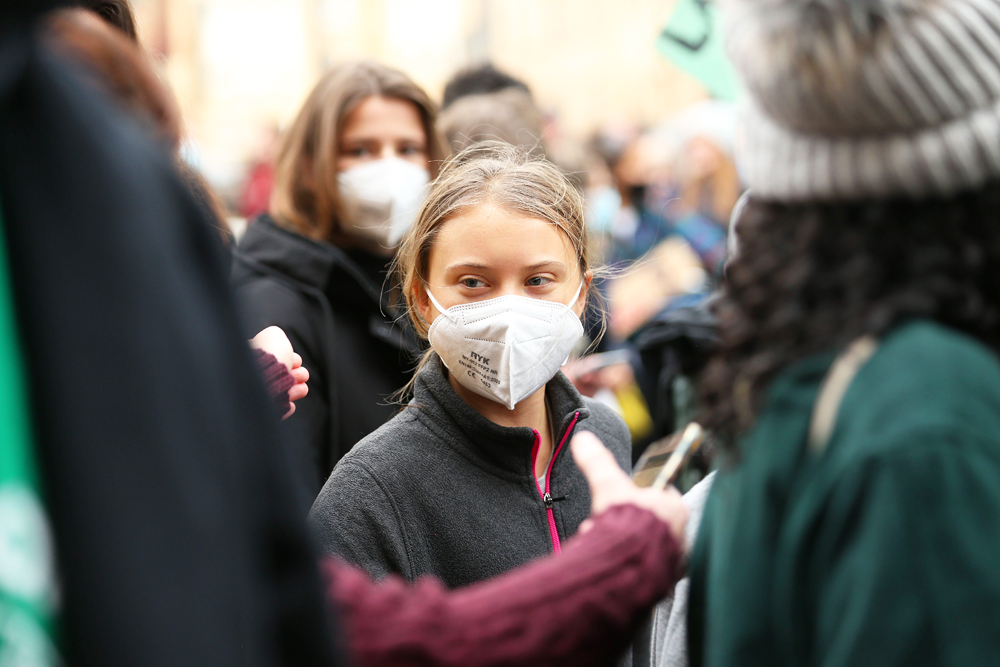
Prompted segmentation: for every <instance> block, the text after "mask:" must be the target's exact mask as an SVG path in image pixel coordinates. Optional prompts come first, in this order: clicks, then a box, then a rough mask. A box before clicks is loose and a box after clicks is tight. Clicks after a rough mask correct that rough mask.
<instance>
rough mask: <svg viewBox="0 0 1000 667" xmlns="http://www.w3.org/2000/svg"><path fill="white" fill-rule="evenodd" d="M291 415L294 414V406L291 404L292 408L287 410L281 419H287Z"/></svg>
mask: <svg viewBox="0 0 1000 667" xmlns="http://www.w3.org/2000/svg"><path fill="white" fill-rule="evenodd" d="M293 414H295V404H294V403H292V407H290V408H288V412H286V413H285V414H284V415H282V417H281V418H282V419H288V418H289V417H291V416H292V415H293Z"/></svg>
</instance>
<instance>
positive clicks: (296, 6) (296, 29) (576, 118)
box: [134, 0, 705, 191]
mask: <svg viewBox="0 0 1000 667" xmlns="http://www.w3.org/2000/svg"><path fill="white" fill-rule="evenodd" d="M674 2H675V0H583V1H581V0H134V4H135V7H136V10H137V13H138V16H139V21H140V26H139V27H140V33H141V35H140V36H141V38H142V39H143V41H144V43H145V44H146V45H147V47H148V48H149V50H150V52H152V53H153V54H155V56H156V57H157V59H158V60H159V65H160V66H161V68H162V71H163V73H164V75H165V76H166V78H167V79H168V80H169V82H170V84H171V85H172V86H173V88H174V90H175V91H176V94H177V96H178V98H179V100H180V103H181V106H182V109H183V111H184V117H185V119H186V122H187V131H188V135H189V137H190V142H189V150H190V151H191V153H192V155H193V158H194V159H195V160H196V161H197V163H198V165H199V166H200V167H201V169H202V170H203V171H204V173H205V175H206V176H207V177H208V179H209V180H210V181H212V182H213V183H214V184H215V185H216V186H217V187H219V188H220V189H222V190H223V191H226V190H228V189H230V188H232V187H235V186H236V184H237V183H238V181H239V180H240V179H241V178H242V176H243V174H244V172H245V169H246V164H247V162H248V160H249V159H250V158H251V156H252V155H254V154H255V153H257V152H259V150H260V147H261V145H262V143H263V142H265V141H267V137H268V135H269V128H273V127H283V126H284V125H285V124H286V123H288V122H289V121H290V120H291V118H292V117H293V115H294V113H295V111H296V110H297V108H298V107H299V105H300V104H301V102H302V101H303V99H304V98H305V96H306V94H307V93H308V91H309V89H310V88H311V86H312V85H313V83H314V82H315V80H316V79H317V77H318V76H319V74H320V73H321V72H322V71H323V70H324V68H326V67H328V66H329V65H331V64H333V63H335V62H337V61H339V60H343V59H348V58H358V57H370V58H375V59H377V60H380V61H382V62H384V63H387V64H389V65H392V66H395V67H397V68H399V69H402V70H403V71H405V72H406V73H407V74H409V75H410V76H411V77H412V78H413V79H414V80H416V81H417V83H419V84H420V85H422V86H423V87H424V88H425V89H426V90H427V91H428V92H429V93H430V94H431V96H432V97H435V98H436V99H438V100H440V96H441V93H442V91H443V88H444V84H445V81H446V80H447V79H448V77H450V76H451V75H452V74H453V73H454V72H455V71H456V70H457V69H459V68H461V67H463V66H465V65H469V64H474V63H479V62H482V61H485V60H490V61H492V62H493V63H494V64H496V65H497V66H498V67H500V68H501V69H504V70H507V71H509V72H510V73H511V74H513V75H515V76H517V77H519V78H521V79H523V80H525V81H526V82H528V84H529V85H530V86H531V88H532V90H533V92H534V94H535V96H536V98H537V99H538V101H539V102H540V104H541V105H542V107H543V108H544V109H545V111H546V112H547V113H548V114H550V116H551V121H552V125H551V127H552V128H553V130H552V131H554V132H561V133H565V134H567V135H571V136H575V137H584V136H586V135H587V134H588V133H590V132H592V131H594V130H595V129H597V128H598V127H600V126H602V125H607V124H608V123H634V124H640V125H653V124H656V123H657V122H659V121H661V120H663V119H666V118H670V117H671V116H673V115H675V114H677V113H678V112H679V111H680V110H682V109H684V108H685V107H687V106H690V105H691V104H692V103H694V102H697V101H699V100H701V99H703V98H704V97H705V92H704V89H703V88H702V86H700V85H699V84H698V83H696V82H695V81H694V80H693V79H691V78H689V77H688V76H687V75H685V74H684V73H682V72H680V71H679V70H678V69H676V68H675V67H673V66H672V65H671V64H670V63H669V62H667V61H666V60H665V59H664V58H663V57H662V56H661V55H660V54H659V53H657V51H656V48H655V42H656V38H657V36H658V35H659V33H660V30H661V29H662V28H663V26H664V23H665V22H666V20H667V18H668V17H669V16H670V13H671V10H672V8H673V5H674Z"/></svg>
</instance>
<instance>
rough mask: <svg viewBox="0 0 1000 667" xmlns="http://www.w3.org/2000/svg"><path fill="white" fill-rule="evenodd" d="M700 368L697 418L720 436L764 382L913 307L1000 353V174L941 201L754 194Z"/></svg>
mask: <svg viewBox="0 0 1000 667" xmlns="http://www.w3.org/2000/svg"><path fill="white" fill-rule="evenodd" d="M739 242H740V246H739V247H740V251H739V255H738V256H737V258H736V259H735V260H734V261H733V262H732V264H730V266H729V268H728V272H727V279H728V285H727V287H726V288H725V291H724V294H723V295H722V298H721V299H720V301H719V304H718V308H717V313H718V316H719V327H720V339H721V340H720V347H719V349H718V351H717V353H716V354H715V356H714V358H713V359H712V360H711V362H710V363H709V365H708V367H707V368H706V370H705V373H704V375H703V376H702V384H701V409H702V414H701V420H702V423H703V425H705V426H706V427H707V428H709V429H711V430H713V431H714V432H715V433H716V434H717V435H718V436H719V437H720V438H719V439H720V441H721V442H722V443H723V444H724V445H725V444H726V443H728V444H729V445H732V444H733V443H734V441H735V438H736V436H738V435H740V434H742V433H744V432H745V431H747V430H748V429H749V428H750V427H751V426H752V425H753V421H754V419H755V418H756V415H757V412H758V410H759V408H760V407H761V399H762V398H763V395H764V391H765V390H766V388H767V385H768V384H769V383H770V381H771V380H772V379H774V377H775V376H776V375H777V374H778V373H780V372H781V371H782V370H784V369H785V368H787V367H788V366H789V365H791V364H793V363H794V362H796V361H799V360H801V359H804V358H805V357H808V356H810V355H813V354H816V353H819V352H823V351H834V350H837V349H838V348H841V347H843V346H845V345H846V344H847V343H849V342H850V341H851V340H853V339H854V338H857V337H858V336H861V335H863V334H874V335H876V336H878V335H881V334H883V333H885V332H886V331H887V330H889V329H890V328H891V327H893V326H894V325H896V324H897V323H900V322H902V321H903V320H906V319H908V318H913V317H922V318H927V319H931V320H934V321H936V322H939V323H941V324H943V325H946V326H949V327H952V328H954V329H957V330H959V331H962V332H965V333H967V334H969V335H971V336H973V337H975V338H977V339H978V340H980V341H981V342H982V343H984V344H985V345H987V346H988V347H990V348H991V349H992V350H994V351H996V352H998V353H1000V181H993V182H990V183H988V184H987V185H985V186H983V187H982V188H980V189H979V190H977V191H974V192H970V193H964V194H961V195H957V196H955V197H952V198H949V199H925V200H922V201H911V200H906V199H893V200H884V201H870V202H861V203H851V204H846V203H836V204H833V203H831V204H823V203H815V202H813V203H802V204H780V203H774V202H766V201H760V200H756V199H754V198H751V199H750V200H749V202H748V203H747V207H746V209H745V210H744V211H743V214H742V216H741V218H740V222H739Z"/></svg>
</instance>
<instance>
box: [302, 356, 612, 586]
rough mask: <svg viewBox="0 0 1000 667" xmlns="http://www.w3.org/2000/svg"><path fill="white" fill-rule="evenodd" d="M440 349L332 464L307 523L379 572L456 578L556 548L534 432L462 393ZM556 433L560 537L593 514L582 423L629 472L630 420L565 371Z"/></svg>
mask: <svg viewBox="0 0 1000 667" xmlns="http://www.w3.org/2000/svg"><path fill="white" fill-rule="evenodd" d="M442 368H443V367H442V365H441V362H440V359H439V358H438V357H437V356H436V355H435V356H434V357H432V360H431V362H430V363H428V365H427V366H426V367H425V368H424V369H423V370H422V371H421V372H420V374H419V375H418V376H417V380H416V386H415V393H414V398H413V401H412V402H411V403H410V405H409V406H408V407H407V408H406V409H405V410H403V411H402V412H401V413H400V414H398V415H397V416H396V417H394V418H393V419H392V421H390V422H389V423H388V424H386V425H385V426H383V427H382V428H380V429H379V430H378V431H376V432H375V433H373V434H371V435H370V436H368V437H367V438H365V439H364V440H362V441H361V442H360V443H358V444H357V445H356V446H355V448H354V449H353V450H351V452H349V453H348V454H347V455H346V456H345V457H344V458H343V459H341V461H340V463H339V464H338V465H337V467H336V468H335V469H334V471H333V474H332V475H331V476H330V479H328V480H327V482H326V484H325V485H324V487H323V490H322V491H321V492H320V495H319V497H318V498H317V499H316V502H315V503H313V508H312V512H310V515H309V520H310V523H311V524H312V526H313V529H314V533H315V534H316V535H317V536H318V537H319V541H320V545H321V548H322V549H323V551H324V552H325V553H328V554H335V555H339V556H341V557H343V558H345V559H346V560H348V561H349V562H351V563H355V564H357V565H360V566H361V567H363V568H365V570H367V571H368V573H369V574H371V575H373V576H375V577H381V576H384V575H386V574H388V573H399V574H401V575H403V576H404V577H406V579H408V580H410V581H413V580H414V579H416V578H417V577H419V576H421V575H424V574H433V575H435V576H437V577H439V578H440V579H441V580H442V581H444V582H445V584H446V585H448V586H450V587H457V586H464V585H466V584H470V583H473V582H476V581H481V580H483V579H487V578H489V577H493V576H496V575H498V574H501V573H503V572H507V571H509V570H511V569H513V568H516V567H518V566H519V565H523V564H524V563H527V562H528V561H530V560H532V559H533V558H536V557H538V556H542V555H545V554H548V553H551V552H552V551H553V548H554V547H553V540H552V536H551V534H550V526H549V520H548V512H547V508H546V503H545V502H544V501H543V499H542V496H541V494H540V493H539V488H538V486H537V483H536V480H535V476H534V470H533V467H532V450H533V448H534V444H535V435H534V433H533V432H532V430H531V429H529V428H509V427H504V426H498V425H497V424H494V423H493V422H491V421H489V420H488V419H486V418H485V417H483V416H482V415H480V414H479V413H478V412H476V411H475V410H473V409H472V408H471V407H469V405H468V404H466V403H465V402H464V401H463V400H462V399H461V398H460V397H459V396H458V394H456V393H455V390H454V389H453V388H452V387H451V385H450V384H449V383H448V379H447V378H446V377H445V375H444V373H443V372H442ZM546 398H547V400H548V402H549V406H550V409H551V411H552V413H553V415H554V416H555V420H556V421H555V423H556V425H557V426H556V428H557V435H556V438H555V440H556V442H555V443H553V444H554V447H558V445H559V442H560V440H562V439H563V437H564V436H566V437H565V441H566V444H565V445H564V446H563V447H562V448H561V449H559V451H558V452H557V455H556V458H555V462H554V464H553V467H552V477H551V496H552V497H553V498H563V497H564V498H565V499H564V500H561V501H557V502H552V503H550V504H551V506H552V514H553V516H554V519H555V523H556V527H557V530H558V533H559V538H560V541H562V540H565V539H566V538H568V537H569V536H571V535H573V534H574V533H575V532H576V529H577V527H578V526H579V525H580V522H582V521H583V520H584V519H585V518H587V516H588V515H589V514H590V491H589V489H588V487H587V482H586V480H585V479H584V477H583V474H582V473H581V472H580V471H579V469H578V468H577V467H576V464H575V463H574V462H573V459H572V456H571V454H570V451H569V436H571V435H572V431H574V430H587V431H592V432H593V433H595V434H596V435H597V436H598V437H599V438H600V439H601V440H602V441H603V442H604V444H605V445H607V447H608V448H609V449H610V450H611V451H612V453H613V454H614V455H615V459H616V460H617V461H618V464H619V465H620V466H622V468H623V469H626V470H628V466H629V463H630V460H631V458H630V457H631V440H630V437H629V431H628V428H627V427H626V426H625V423H624V422H623V421H622V420H621V419H620V418H619V417H618V415H616V414H615V413H614V412H613V411H612V410H611V409H610V408H608V407H607V406H605V405H603V404H601V403H598V402H596V401H593V400H591V399H588V398H583V397H581V396H580V394H579V393H578V392H577V391H576V389H575V388H574V387H573V385H572V384H570V382H569V380H567V379H566V376H564V375H563V374H562V373H559V374H557V375H556V377H554V378H553V379H552V380H551V381H550V382H549V384H548V385H547V390H546Z"/></svg>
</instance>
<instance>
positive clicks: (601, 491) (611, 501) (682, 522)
mask: <svg viewBox="0 0 1000 667" xmlns="http://www.w3.org/2000/svg"><path fill="white" fill-rule="evenodd" d="M570 447H571V448H572V451H573V460H574V461H576V465H577V467H578V468H580V471H581V472H582V473H583V476H584V477H586V478H587V483H588V484H589V485H590V496H591V499H592V501H591V513H592V514H600V513H601V512H603V511H604V510H606V509H608V508H609V507H611V506H612V505H625V504H632V505H636V506H638V507H642V508H643V509H648V510H650V511H651V512H653V514H655V515H656V516H658V517H659V518H660V519H661V520H662V521H664V522H665V523H666V524H667V525H669V526H670V530H671V532H672V533H673V535H674V539H676V540H677V543H678V544H684V527H685V526H686V525H687V520H688V508H687V506H686V505H685V504H684V502H683V501H682V500H681V494H680V493H679V492H678V491H677V489H675V488H674V487H672V486H671V487H668V488H667V489H665V490H664V491H657V490H655V489H643V488H639V487H638V486H636V485H635V484H634V483H633V482H632V480H631V479H629V476H628V475H626V474H625V473H624V472H622V469H621V468H619V467H618V463H617V462H616V461H615V458H614V457H613V456H612V455H611V452H609V451H608V450H607V448H606V447H605V446H604V445H603V444H602V443H601V441H600V440H598V439H597V436H595V435H594V434H593V433H588V432H586V431H584V432H582V433H578V434H577V435H575V436H573V440H572V442H571V443H570ZM590 526H591V524H590V520H589V519H588V520H587V521H585V522H584V523H583V524H582V525H581V526H580V532H586V531H587V530H589V529H590Z"/></svg>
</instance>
